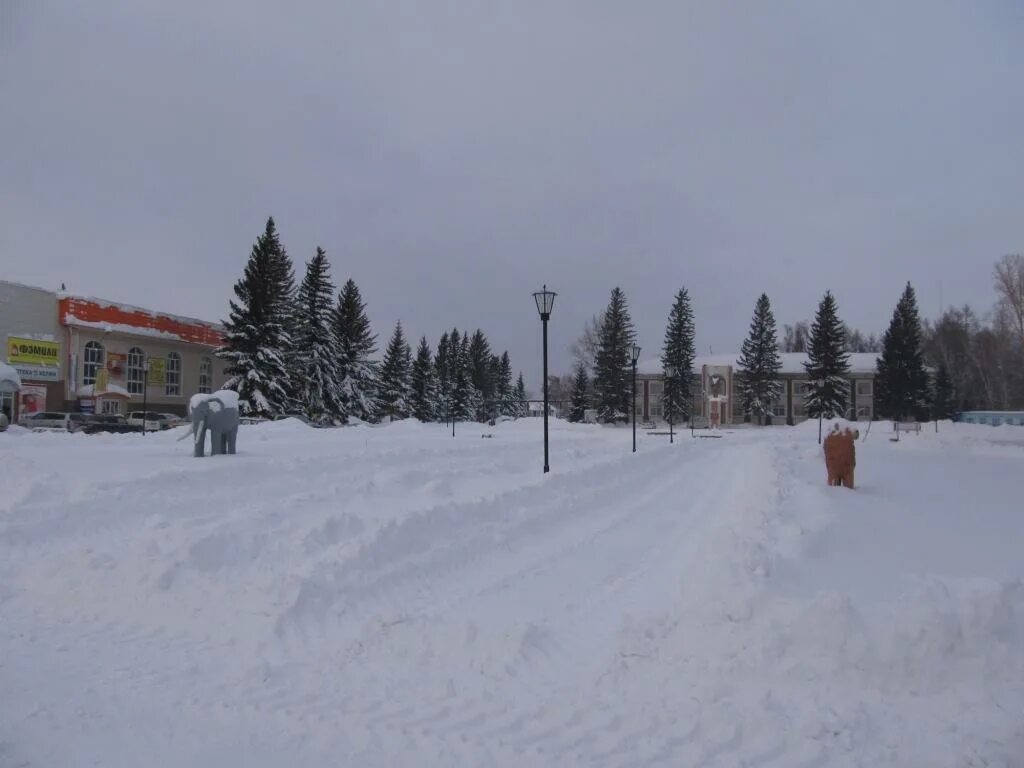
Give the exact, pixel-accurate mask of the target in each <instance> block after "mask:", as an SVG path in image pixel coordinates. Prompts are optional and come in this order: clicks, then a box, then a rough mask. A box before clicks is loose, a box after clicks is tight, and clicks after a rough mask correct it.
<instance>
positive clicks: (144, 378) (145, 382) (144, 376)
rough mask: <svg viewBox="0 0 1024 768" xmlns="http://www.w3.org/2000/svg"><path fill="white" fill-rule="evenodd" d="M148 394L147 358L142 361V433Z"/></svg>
mask: <svg viewBox="0 0 1024 768" xmlns="http://www.w3.org/2000/svg"><path fill="white" fill-rule="evenodd" d="M148 396H149V358H148V357H147V358H146V359H144V360H143V361H142V434H143V435H145V434H146V406H147V405H148V403H149V401H148V399H147V398H148Z"/></svg>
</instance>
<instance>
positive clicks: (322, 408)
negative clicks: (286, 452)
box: [290, 248, 343, 421]
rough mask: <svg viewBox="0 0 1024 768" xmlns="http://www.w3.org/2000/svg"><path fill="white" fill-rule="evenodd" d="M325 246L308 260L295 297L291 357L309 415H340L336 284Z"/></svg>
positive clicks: (297, 395) (298, 396) (302, 407)
mask: <svg viewBox="0 0 1024 768" xmlns="http://www.w3.org/2000/svg"><path fill="white" fill-rule="evenodd" d="M330 269H331V268H330V264H328V262H327V254H326V253H324V250H323V248H317V249H316V255H315V256H314V257H313V258H312V259H311V260H310V261H309V263H307V264H306V275H305V277H304V278H303V280H302V284H301V285H300V286H299V293H298V299H297V301H296V307H295V309H296V317H295V338H294V343H293V344H292V349H291V354H290V359H291V360H292V361H293V362H292V366H291V367H292V370H293V371H294V373H295V375H294V377H293V378H294V393H295V400H296V404H297V406H298V408H299V410H300V411H302V413H304V414H305V415H306V417H307V418H309V419H310V420H313V421H325V420H331V419H335V418H339V417H341V416H342V415H343V414H342V411H341V409H340V408H339V406H338V395H339V391H340V382H339V380H338V346H337V343H336V340H335V338H334V333H333V331H332V320H333V315H334V313H333V309H334V285H333V284H332V283H331V275H330Z"/></svg>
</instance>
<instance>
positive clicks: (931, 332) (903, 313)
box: [556, 255, 1024, 423]
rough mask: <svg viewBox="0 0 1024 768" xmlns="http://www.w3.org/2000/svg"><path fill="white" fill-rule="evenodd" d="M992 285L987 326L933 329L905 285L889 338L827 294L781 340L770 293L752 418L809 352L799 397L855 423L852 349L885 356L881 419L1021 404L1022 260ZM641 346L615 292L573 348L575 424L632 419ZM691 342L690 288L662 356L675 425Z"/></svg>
mask: <svg viewBox="0 0 1024 768" xmlns="http://www.w3.org/2000/svg"><path fill="white" fill-rule="evenodd" d="M994 282H995V287H996V293H997V303H996V307H995V311H994V313H993V315H992V319H991V320H990V321H989V322H987V323H986V322H983V321H982V320H980V319H979V318H978V316H977V315H976V314H975V313H974V312H973V311H972V310H971V309H970V307H963V308H960V309H950V310H948V311H946V312H945V313H944V314H943V315H942V317H941V318H940V319H939V320H938V321H937V322H936V323H934V324H931V323H928V322H927V321H922V319H921V317H920V312H919V309H918V305H917V296H916V293H915V291H914V288H913V286H912V285H911V284H910V283H909V282H908V283H907V284H906V286H905V288H904V290H903V293H902V294H901V296H900V298H899V300H898V302H897V304H896V307H895V308H894V310H893V314H892V317H891V320H890V322H889V326H888V328H887V330H886V331H885V333H884V334H883V336H882V337H881V338H880V339H879V338H877V337H875V336H874V335H873V334H871V335H867V336H865V335H864V334H862V333H860V332H859V331H857V330H856V329H851V328H850V327H849V326H847V325H846V324H845V323H844V322H842V320H841V319H840V317H839V307H838V303H837V301H836V298H835V296H834V295H833V294H832V293H831V291H826V293H825V295H824V296H823V297H822V299H821V301H820V303H819V304H818V308H817V311H816V313H815V316H814V320H813V321H812V322H811V323H807V322H798V323H795V324H794V325H786V326H785V327H784V331H783V336H782V339H781V342H780V339H779V334H778V330H777V325H776V321H775V317H774V314H773V312H772V308H771V302H770V300H769V298H768V296H767V295H765V294H762V295H761V296H760V297H759V298H758V299H757V302H756V304H755V307H754V314H753V318H752V320H751V324H750V331H749V333H748V335H747V338H746V339H745V340H744V342H743V344H742V346H741V348H740V354H739V357H738V359H737V366H736V367H737V384H738V396H739V398H740V400H741V403H742V408H743V412H744V414H745V415H746V417H747V418H749V419H750V420H752V421H757V422H758V423H765V422H766V421H770V419H771V413H772V408H773V405H774V403H775V402H777V401H778V399H779V398H780V396H781V387H780V382H779V373H780V371H781V369H782V358H781V353H782V352H802V353H805V354H806V355H807V360H806V361H805V363H804V370H805V373H806V379H807V385H806V389H805V391H804V392H803V394H802V397H803V404H804V409H805V412H806V413H807V415H808V416H810V417H812V418H817V417H818V416H822V417H824V418H835V417H842V416H847V417H850V418H856V413H855V412H854V411H853V409H852V407H851V403H850V401H851V397H850V392H849V381H850V365H849V355H850V354H851V353H877V357H876V361H875V378H874V396H873V402H874V414H875V417H876V418H888V419H897V420H899V419H906V418H915V419H918V420H923V419H928V418H938V419H945V418H951V417H952V416H953V415H954V414H955V413H956V412H957V411H960V410H967V409H972V408H975V409H977V408H981V409H984V408H995V409H1004V410H1005V409H1011V408H1021V407H1024V257H1022V256H1020V255H1011V256H1006V257H1004V258H1003V259H1002V260H1000V261H999V262H998V263H997V264H996V266H995V269H994ZM635 338H636V335H635V332H634V330H633V325H632V321H631V320H630V316H629V309H628V304H627V301H626V298H625V295H624V294H623V292H622V290H621V289H620V288H615V289H614V290H613V291H612V295H611V300H610V301H609V304H608V307H607V309H606V310H605V311H604V312H603V313H602V314H601V315H597V316H595V317H594V318H593V319H592V320H591V321H589V322H588V323H587V324H586V326H585V327H584V331H583V333H582V334H581V336H580V337H579V338H578V339H577V340H576V342H575V343H574V344H573V345H572V347H571V351H572V353H573V355H574V357H575V359H576V364H575V371H574V375H573V377H572V378H571V381H570V382H567V383H568V385H569V387H570V390H571V393H570V395H569V401H570V408H569V413H568V417H569V420H570V421H582V420H584V419H585V418H586V417H587V412H588V411H590V412H592V413H593V414H594V415H595V416H596V418H597V420H599V421H602V422H614V421H621V420H625V419H627V418H628V416H629V409H630V408H631V407H632V402H631V401H632V397H633V395H632V392H631V380H630V379H629V376H628V373H629V366H630V362H631V361H630V358H629V348H630V346H631V345H632V344H633V343H635ZM694 338H695V327H694V315H693V309H692V307H691V305H690V299H689V294H688V292H687V290H686V288H681V289H680V290H679V291H678V293H677V294H676V296H675V299H674V301H673V305H672V307H671V310H670V312H669V317H668V323H667V327H666V331H665V338H664V342H663V345H662V349H661V365H662V372H663V382H664V385H663V386H664V394H663V396H662V406H663V413H664V417H665V419H666V420H668V421H671V422H673V423H680V422H683V421H686V420H687V419H689V417H690V406H691V398H692V397H693V395H694V394H695V393H694V391H693V387H694V383H693V380H694V375H695V372H694V360H695V358H696V352H695V344H694ZM556 383H557V385H558V386H559V387H564V386H565V383H563V382H561V381H558V382H556ZM556 399H557V398H556Z"/></svg>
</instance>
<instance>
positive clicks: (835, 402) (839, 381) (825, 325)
mask: <svg viewBox="0 0 1024 768" xmlns="http://www.w3.org/2000/svg"><path fill="white" fill-rule="evenodd" d="M849 360H850V358H849V356H848V355H847V353H846V338H845V335H844V333H843V324H842V323H841V322H840V321H839V309H838V307H837V305H836V300H835V297H833V296H832V292H831V291H826V292H825V296H824V298H822V300H821V303H820V304H819V305H818V312H817V314H816V315H815V317H814V323H813V324H812V325H811V336H810V339H809V341H808V346H807V362H806V363H804V369H805V370H806V371H807V378H808V379H809V381H808V386H807V394H806V395H805V396H804V407H805V409H806V411H807V415H808V416H810V417H812V418H815V419H816V418H818V417H819V416H821V417H823V418H826V419H831V418H835V417H836V416H843V415H844V414H845V413H846V404H847V398H848V396H849V382H848V381H847V376H848V374H849V370H850V363H849ZM818 381H820V382H821V384H820V385H819V384H816V383H815V382H818Z"/></svg>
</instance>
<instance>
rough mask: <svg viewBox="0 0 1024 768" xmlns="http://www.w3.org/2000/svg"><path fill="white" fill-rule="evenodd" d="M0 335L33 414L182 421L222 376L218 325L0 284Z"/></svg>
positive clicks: (18, 405)
mask: <svg viewBox="0 0 1024 768" xmlns="http://www.w3.org/2000/svg"><path fill="white" fill-rule="evenodd" d="M0 338H2V339H3V340H4V341H5V343H6V354H7V362H8V363H9V364H10V365H11V366H13V367H14V368H15V369H16V370H17V372H18V374H19V376H20V378H21V382H22V384H21V390H20V391H19V392H18V393H16V395H14V396H11V398H10V399H11V402H10V403H7V405H8V406H9V407H10V408H11V411H12V413H13V414H14V418H16V419H17V418H20V416H22V415H24V414H27V413H32V412H34V411H42V410H48V411H69V412H76V411H81V412H100V413H128V412H129V411H132V410H141V409H142V407H143V404H145V406H146V408H148V409H149V410H155V411H160V412H168V413H176V414H184V413H185V411H186V408H187V404H188V400H189V398H190V397H191V396H192V395H193V394H195V393H196V392H212V391H214V390H216V389H219V388H220V387H221V386H222V385H223V384H224V382H225V381H226V379H227V375H226V373H225V370H224V363H223V361H220V360H218V359H217V358H216V357H215V356H214V354H213V353H214V350H215V349H216V347H218V346H219V345H220V344H221V341H222V329H221V328H220V326H218V325H217V324H215V323H210V322H207V321H204V320H198V319H196V318H189V317H181V316H177V315H171V314H167V313H163V312H155V311H153V310H148V309H143V308H141V307H132V306H128V305H124V304H117V303H114V302H109V301H105V300H102V299H94V298H88V297H84V296H75V295H71V294H66V293H58V292H56V291H47V290H44V289H40V288H33V287H31V286H24V285H18V284H16V283H7V282H3V281H0Z"/></svg>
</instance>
